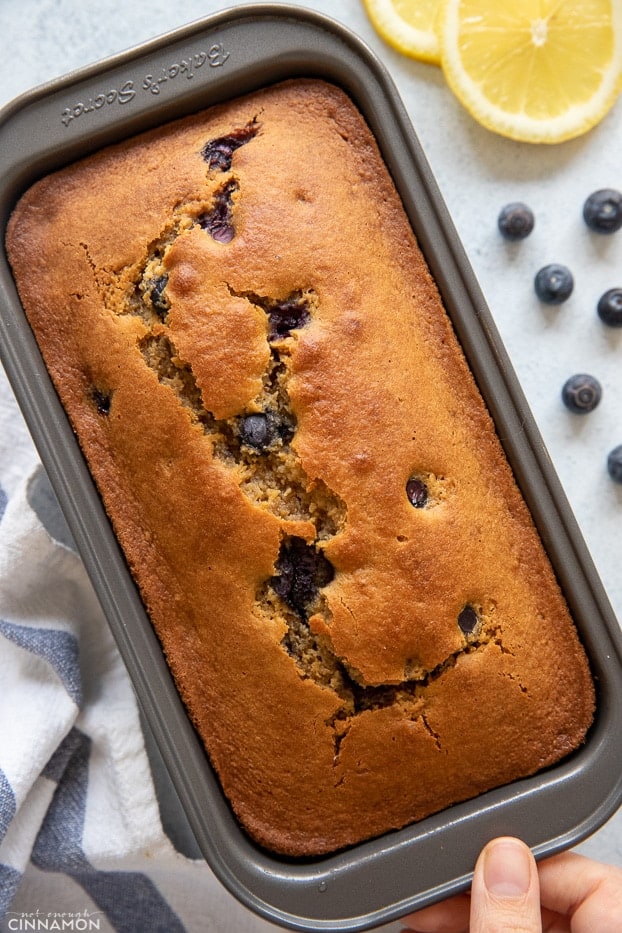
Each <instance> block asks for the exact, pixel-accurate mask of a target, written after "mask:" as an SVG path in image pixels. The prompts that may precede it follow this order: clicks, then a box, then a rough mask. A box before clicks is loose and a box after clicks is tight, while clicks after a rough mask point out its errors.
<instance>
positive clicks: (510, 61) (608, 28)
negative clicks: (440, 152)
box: [437, 0, 622, 143]
mask: <svg viewBox="0 0 622 933" xmlns="http://www.w3.org/2000/svg"><path fill="white" fill-rule="evenodd" d="M437 28H438V31H439V39H440V45H441V60H442V65H443V70H444V73H445V76H446V79H447V82H448V84H449V86H450V87H451V89H452V90H453V91H454V93H455V94H456V95H457V97H458V98H459V100H460V101H461V102H462V103H463V104H464V106H465V107H466V108H467V110H468V111H469V112H470V113H471V114H472V116H473V117H475V119H476V120H478V121H479V122H480V123H482V124H483V125H484V126H486V127H488V128H489V129H491V130H494V131H495V132H497V133H501V134H502V135H504V136H509V137H510V138H512V139H518V140H523V141H525V142H542V143H556V142H562V141H563V140H566V139H571V138H573V137H575V136H579V135H580V134H581V133H585V132H586V131H587V130H589V129H590V128H591V127H592V126H594V125H595V124H596V123H598V121H599V120H601V119H602V118H603V117H604V115H605V114H606V113H607V111H608V110H609V109H610V107H611V106H612V105H613V103H614V101H615V100H616V97H617V95H618V93H619V91H620V76H621V75H622V2H620V0H443V3H442V7H441V10H440V12H439V18H438V20H437Z"/></svg>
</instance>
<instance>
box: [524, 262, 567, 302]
mask: <svg viewBox="0 0 622 933" xmlns="http://www.w3.org/2000/svg"><path fill="white" fill-rule="evenodd" d="M534 287H535V290H536V295H537V296H538V298H539V299H540V301H543V302H544V303H545V304H547V305H560V304H562V302H564V301H566V299H567V298H570V295H571V294H572V290H573V288H574V279H573V277H572V272H571V271H570V269H569V268H568V267H567V266H562V265H560V264H559V263H556V262H552V263H550V264H549V265H548V266H543V267H542V269H540V271H539V272H538V273H537V275H536V278H535V280H534Z"/></svg>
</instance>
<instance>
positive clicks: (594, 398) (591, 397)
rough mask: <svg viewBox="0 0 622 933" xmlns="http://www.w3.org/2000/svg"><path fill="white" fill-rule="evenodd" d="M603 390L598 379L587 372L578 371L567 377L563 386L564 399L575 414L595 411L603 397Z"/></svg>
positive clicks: (567, 406) (565, 403)
mask: <svg viewBox="0 0 622 933" xmlns="http://www.w3.org/2000/svg"><path fill="white" fill-rule="evenodd" d="M602 394H603V390H602V388H601V385H600V382H599V381H598V379H595V378H594V376H589V375H587V373H577V375H576V376H571V377H570V379H567V380H566V382H565V383H564V385H563V388H562V401H563V403H564V405H565V406H566V408H568V409H569V410H570V411H572V412H574V413H575V415H586V414H588V412H590V411H594V409H595V408H596V406H597V405H598V403H599V402H600V400H601V398H602Z"/></svg>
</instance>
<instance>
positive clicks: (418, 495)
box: [406, 476, 428, 509]
mask: <svg viewBox="0 0 622 933" xmlns="http://www.w3.org/2000/svg"><path fill="white" fill-rule="evenodd" d="M406 495H407V496H408V501H409V502H410V504H411V505H414V507H415V508H416V509H422V508H423V507H424V505H425V504H426V502H427V501H428V487H427V486H426V484H425V483H424V482H423V480H422V479H419V478H418V477H416V476H411V478H410V479H409V480H408V482H407V483H406Z"/></svg>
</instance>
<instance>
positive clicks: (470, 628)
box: [458, 603, 478, 635]
mask: <svg viewBox="0 0 622 933" xmlns="http://www.w3.org/2000/svg"><path fill="white" fill-rule="evenodd" d="M477 623H478V617H477V612H476V611H475V609H474V608H473V606H470V605H469V604H468V603H467V605H466V606H465V607H464V609H462V610H461V611H460V613H459V615H458V625H459V627H460V629H461V631H462V632H463V634H464V635H472V634H473V632H474V631H475V628H476V626H477Z"/></svg>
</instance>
